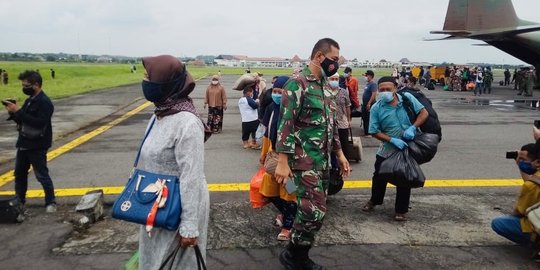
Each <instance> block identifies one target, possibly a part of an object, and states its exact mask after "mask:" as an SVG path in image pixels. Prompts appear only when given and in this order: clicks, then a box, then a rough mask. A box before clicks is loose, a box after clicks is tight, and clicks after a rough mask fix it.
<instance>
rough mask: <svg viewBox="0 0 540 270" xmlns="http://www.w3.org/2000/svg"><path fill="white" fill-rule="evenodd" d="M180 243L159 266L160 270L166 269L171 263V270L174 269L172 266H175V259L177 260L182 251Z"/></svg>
mask: <svg viewBox="0 0 540 270" xmlns="http://www.w3.org/2000/svg"><path fill="white" fill-rule="evenodd" d="M180 248H181V246H180V243H178V245H176V247H175V248H174V250H173V251H172V252H171V253H170V254H169V255H168V256H167V258H165V260H164V261H163V262H162V263H161V265H160V266H159V270H163V269H165V266H166V265H167V264H168V263H169V262H171V264H170V265H169V270H171V269H172V266H173V263H174V258H176V255H178V251H180Z"/></svg>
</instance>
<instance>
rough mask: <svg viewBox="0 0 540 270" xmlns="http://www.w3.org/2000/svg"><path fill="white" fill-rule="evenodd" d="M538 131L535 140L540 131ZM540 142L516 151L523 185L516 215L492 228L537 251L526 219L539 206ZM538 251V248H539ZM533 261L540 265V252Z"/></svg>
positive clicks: (499, 219) (535, 237)
mask: <svg viewBox="0 0 540 270" xmlns="http://www.w3.org/2000/svg"><path fill="white" fill-rule="evenodd" d="M534 129H535V138H536V137H537V133H538V134H539V135H540V130H538V129H537V128H534ZM539 156H540V140H537V142H536V144H534V143H531V144H526V145H524V146H522V147H521V150H520V151H517V158H516V164H517V166H518V168H519V173H520V174H521V178H523V185H522V186H521V191H520V193H519V196H518V198H517V202H516V206H515V208H514V212H513V213H512V214H510V215H505V216H500V217H497V218H494V219H493V220H492V221H491V228H492V229H493V231H495V232H496V233H497V234H499V235H501V236H503V237H505V238H507V239H508V240H510V241H512V242H514V243H516V244H518V245H520V246H523V247H525V248H534V247H535V242H537V241H538V240H539V239H538V235H537V234H536V233H535V229H534V227H533V225H532V224H531V222H530V221H529V220H528V219H527V216H526V210H527V208H529V207H530V206H532V205H534V204H536V203H538V202H540V171H539V169H540V159H539ZM536 248H537V247H536ZM533 259H534V260H535V261H536V262H540V252H539V251H538V250H535V251H534V255H533Z"/></svg>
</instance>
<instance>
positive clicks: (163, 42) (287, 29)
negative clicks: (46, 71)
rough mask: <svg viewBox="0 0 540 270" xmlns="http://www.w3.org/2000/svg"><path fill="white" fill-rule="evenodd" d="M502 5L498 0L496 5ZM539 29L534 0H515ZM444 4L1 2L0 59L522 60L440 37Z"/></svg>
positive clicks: (353, 0)
mask: <svg viewBox="0 0 540 270" xmlns="http://www.w3.org/2000/svg"><path fill="white" fill-rule="evenodd" d="M493 1H497V0H493ZM513 3H514V7H515V9H516V13H517V14H518V16H519V17H520V18H522V19H526V20H532V21H538V22H540V16H539V15H538V14H539V13H538V11H539V10H540V1H538V0H513ZM447 6H448V1H447V0H408V1H401V0H399V1H398V0H376V1H375V0H370V1H365V0H341V1H320V0H311V1H305V0H304V1H292V0H271V1H270V0H267V1H261V0H234V1H218V0H216V1H214V0H186V1H173V0H171V1H165V0H153V1H143V0H129V1H128V0H124V1H120V0H91V1H80V0H39V1H38V0H34V1H15V0H0V7H1V8H0V18H2V27H0V37H1V39H0V52H33V53H45V52H53V53H58V52H66V53H75V54H77V53H81V54H98V55H99V54H112V55H125V56H149V55H157V54H172V55H176V56H196V55H200V54H211V55H218V54H241V55H248V56H253V57H284V58H291V57H292V56H293V55H295V54H298V55H299V56H300V57H301V58H308V56H309V53H310V52H311V49H312V47H313V45H314V44H315V42H316V41H317V40H318V39H320V38H323V37H332V38H334V39H335V40H336V41H338V42H339V43H340V46H341V54H342V55H343V56H344V57H346V58H347V59H353V58H358V60H360V61H363V60H375V61H378V60H380V59H387V60H390V61H398V60H399V59H401V58H402V57H407V58H409V60H412V61H426V62H443V61H447V62H454V63H466V62H490V63H504V64H509V63H512V64H514V63H516V64H521V63H522V62H521V61H520V60H518V59H516V58H514V57H512V56H510V55H508V54H506V53H504V52H501V51H499V50H498V49H496V48H493V47H486V46H471V44H478V43H480V42H479V41H469V40H459V41H429V42H428V41H423V39H424V38H430V37H431V38H433V37H442V36H433V35H430V34H429V31H430V30H441V29H442V27H443V22H444V17H445V15H446V9H447Z"/></svg>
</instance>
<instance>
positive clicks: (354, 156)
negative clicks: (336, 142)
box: [346, 128, 364, 163]
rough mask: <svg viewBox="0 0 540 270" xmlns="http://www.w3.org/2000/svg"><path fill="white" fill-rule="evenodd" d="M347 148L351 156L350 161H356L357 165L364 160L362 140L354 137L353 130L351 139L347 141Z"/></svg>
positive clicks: (350, 134) (350, 130) (350, 135)
mask: <svg viewBox="0 0 540 270" xmlns="http://www.w3.org/2000/svg"><path fill="white" fill-rule="evenodd" d="M346 147H347V149H348V150H349V156H348V157H347V158H348V159H349V160H355V161H356V163H358V162H360V160H362V156H363V154H364V153H363V149H362V140H360V137H353V136H352V129H351V128H349V139H348V140H347V146H346Z"/></svg>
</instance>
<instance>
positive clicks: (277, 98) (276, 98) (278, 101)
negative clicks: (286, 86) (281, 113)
mask: <svg viewBox="0 0 540 270" xmlns="http://www.w3.org/2000/svg"><path fill="white" fill-rule="evenodd" d="M272 100H273V101H274V103H276V104H277V105H281V94H274V93H272Z"/></svg>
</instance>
